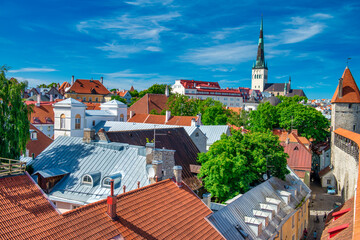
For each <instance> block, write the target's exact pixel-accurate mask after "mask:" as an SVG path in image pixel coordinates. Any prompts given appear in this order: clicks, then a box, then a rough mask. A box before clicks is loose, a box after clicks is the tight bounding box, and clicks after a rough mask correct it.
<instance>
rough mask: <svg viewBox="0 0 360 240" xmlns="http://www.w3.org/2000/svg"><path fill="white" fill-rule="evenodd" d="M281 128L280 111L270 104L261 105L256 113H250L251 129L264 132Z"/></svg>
mask: <svg viewBox="0 0 360 240" xmlns="http://www.w3.org/2000/svg"><path fill="white" fill-rule="evenodd" d="M278 126H279V116H278V109H277V108H276V107H275V106H273V105H271V104H270V103H268V102H266V103H261V104H259V106H258V108H257V110H256V111H251V112H250V113H249V129H250V130H252V131H258V132H264V131H267V130H272V129H274V128H276V127H278Z"/></svg>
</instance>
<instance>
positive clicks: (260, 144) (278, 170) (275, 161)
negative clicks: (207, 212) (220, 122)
mask: <svg viewBox="0 0 360 240" xmlns="http://www.w3.org/2000/svg"><path fill="white" fill-rule="evenodd" d="M286 158H287V154H286V153H284V149H283V148H282V147H281V146H280V143H279V139H278V137H277V136H275V135H273V134H272V133H271V132H265V133H260V132H251V133H248V134H245V135H243V134H241V132H240V131H234V132H233V134H232V135H231V136H226V135H225V134H224V135H222V136H221V139H220V140H219V141H217V142H215V143H214V144H213V145H212V146H211V147H210V150H209V151H208V152H206V153H200V154H199V157H198V161H199V162H200V163H201V169H200V173H199V175H198V177H200V178H202V181H203V183H204V187H205V189H207V191H209V192H210V193H211V194H212V195H213V196H214V197H215V198H216V200H217V201H218V202H224V201H226V200H228V199H230V198H233V197H235V196H236V195H238V194H240V193H244V192H246V191H248V190H249V187H250V186H251V184H254V183H256V182H259V181H261V179H262V176H263V174H265V173H266V172H267V169H269V171H270V173H271V175H272V176H275V177H278V178H281V179H284V178H285V175H286V174H287V173H288V170H287V168H286V164H287V160H286Z"/></svg>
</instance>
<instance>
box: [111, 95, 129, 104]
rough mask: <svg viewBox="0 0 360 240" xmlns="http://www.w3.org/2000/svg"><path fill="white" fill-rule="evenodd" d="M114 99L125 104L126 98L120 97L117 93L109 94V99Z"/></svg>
mask: <svg viewBox="0 0 360 240" xmlns="http://www.w3.org/2000/svg"><path fill="white" fill-rule="evenodd" d="M114 99H115V100H118V101H120V102H122V103H125V104H127V101H126V99H125V98H122V97H120V96H119V95H115V96H111V100H114Z"/></svg>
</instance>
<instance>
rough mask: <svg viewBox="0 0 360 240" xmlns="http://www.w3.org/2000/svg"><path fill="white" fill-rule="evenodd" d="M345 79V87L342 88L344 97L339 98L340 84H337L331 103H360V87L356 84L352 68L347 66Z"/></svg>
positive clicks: (344, 74) (343, 76) (343, 77)
mask: <svg viewBox="0 0 360 240" xmlns="http://www.w3.org/2000/svg"><path fill="white" fill-rule="evenodd" d="M342 79H343V84H342V85H343V88H342V95H343V96H342V97H340V98H339V96H338V92H339V85H338V86H337V88H336V90H335V93H334V96H333V97H332V99H331V103H360V92H359V88H358V86H357V85H356V82H355V80H354V77H353V76H352V74H351V72H350V69H349V68H348V67H346V68H345V71H344V73H343V75H342Z"/></svg>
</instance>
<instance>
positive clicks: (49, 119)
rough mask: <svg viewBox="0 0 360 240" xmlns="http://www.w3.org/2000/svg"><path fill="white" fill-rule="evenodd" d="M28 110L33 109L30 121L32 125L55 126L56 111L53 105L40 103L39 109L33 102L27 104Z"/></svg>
mask: <svg viewBox="0 0 360 240" xmlns="http://www.w3.org/2000/svg"><path fill="white" fill-rule="evenodd" d="M26 104H27V105H28V108H32V109H33V112H32V113H31V114H30V117H29V121H30V123H32V124H54V110H53V106H52V104H44V103H40V106H39V107H36V106H34V104H32V102H26Z"/></svg>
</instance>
